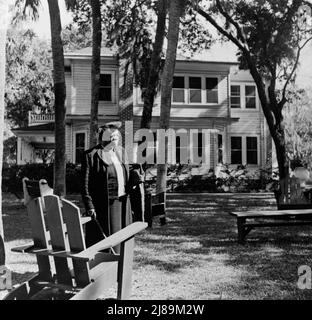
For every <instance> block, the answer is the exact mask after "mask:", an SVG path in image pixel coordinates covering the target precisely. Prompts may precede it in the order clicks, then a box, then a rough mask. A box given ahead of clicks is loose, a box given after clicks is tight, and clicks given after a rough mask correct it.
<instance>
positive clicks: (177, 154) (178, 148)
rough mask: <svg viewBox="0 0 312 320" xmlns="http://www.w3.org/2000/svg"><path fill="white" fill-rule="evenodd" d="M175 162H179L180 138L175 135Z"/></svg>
mask: <svg viewBox="0 0 312 320" xmlns="http://www.w3.org/2000/svg"><path fill="white" fill-rule="evenodd" d="M176 163H177V164H178V163H181V138H180V137H176Z"/></svg>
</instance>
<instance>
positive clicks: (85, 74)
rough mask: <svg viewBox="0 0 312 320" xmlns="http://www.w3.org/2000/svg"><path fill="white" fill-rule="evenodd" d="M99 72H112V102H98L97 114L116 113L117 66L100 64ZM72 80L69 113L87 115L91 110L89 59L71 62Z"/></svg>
mask: <svg viewBox="0 0 312 320" xmlns="http://www.w3.org/2000/svg"><path fill="white" fill-rule="evenodd" d="M101 72H102V73H104V72H113V73H114V79H115V80H114V84H113V85H114V88H115V90H114V92H113V95H114V96H115V102H114V103H104V102H102V101H100V102H99V115H117V114H118V100H119V97H118V90H117V83H118V82H117V81H118V66H117V65H115V66H114V65H113V64H112V65H106V64H104V65H103V64H102V65H101ZM72 73H73V76H72V77H73V81H72V86H71V108H68V110H69V114H71V115H89V114H90V110H91V61H90V60H77V61H74V62H73V63H72Z"/></svg>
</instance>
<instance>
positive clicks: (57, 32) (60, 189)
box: [48, 0, 66, 196]
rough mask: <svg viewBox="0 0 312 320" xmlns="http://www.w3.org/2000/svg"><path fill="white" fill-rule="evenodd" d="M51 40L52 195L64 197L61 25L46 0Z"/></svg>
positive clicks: (56, 10) (55, 6)
mask: <svg viewBox="0 0 312 320" xmlns="http://www.w3.org/2000/svg"><path fill="white" fill-rule="evenodd" d="M48 4H49V12H50V23H51V40H52V55H53V69H54V70H53V80H54V94H55V159H54V183H53V188H54V193H55V194H56V195H59V196H65V192H66V187H65V181H66V180H65V177H66V149H65V117H66V108H65V99H66V85H65V71H64V49H63V43H62V38H61V32H62V24H61V17H60V9H59V5H58V1H57V0H48Z"/></svg>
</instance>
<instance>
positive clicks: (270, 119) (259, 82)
mask: <svg viewBox="0 0 312 320" xmlns="http://www.w3.org/2000/svg"><path fill="white" fill-rule="evenodd" d="M195 10H196V11H197V12H198V13H199V14H200V15H201V16H202V17H204V18H205V19H206V20H207V21H208V22H210V24H212V25H213V26H214V27H215V28H216V29H217V30H218V31H219V32H220V33H221V34H222V35H224V36H225V37H227V38H228V39H229V40H230V41H232V42H233V43H234V44H235V45H236V46H237V47H238V49H240V50H241V51H242V53H243V55H244V57H245V59H246V60H247V63H248V67H249V70H250V73H251V75H252V77H253V79H254V81H255V83H256V85H257V88H258V94H259V97H260V100H261V105H262V110H263V113H264V114H265V117H266V119H267V122H268V126H269V128H270V132H271V133H273V132H274V123H275V121H274V118H273V115H274V117H275V114H274V113H272V111H271V110H270V107H269V103H268V99H267V96H266V92H265V88H264V84H263V81H262V78H261V75H260V74H259V72H258V70H257V67H256V64H255V62H254V61H253V58H252V56H251V54H250V51H249V49H248V48H246V46H244V45H243V44H242V43H241V42H240V41H239V40H238V39H237V38H235V36H234V35H233V34H232V33H230V32H227V31H226V30H225V29H224V28H222V27H221V26H220V25H219V24H218V23H217V22H216V20H215V19H213V18H212V17H211V16H210V15H209V14H208V13H207V12H205V11H204V10H203V9H202V8H201V7H200V6H197V7H196V8H195ZM275 120H276V119H275Z"/></svg>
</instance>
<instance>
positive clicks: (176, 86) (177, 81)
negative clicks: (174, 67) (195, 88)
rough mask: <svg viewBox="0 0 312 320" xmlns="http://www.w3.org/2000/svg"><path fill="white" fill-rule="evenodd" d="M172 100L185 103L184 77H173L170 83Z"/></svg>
mask: <svg viewBox="0 0 312 320" xmlns="http://www.w3.org/2000/svg"><path fill="white" fill-rule="evenodd" d="M172 101H173V102H177V103H185V79H184V77H174V78H173V85H172Z"/></svg>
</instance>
